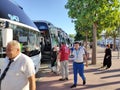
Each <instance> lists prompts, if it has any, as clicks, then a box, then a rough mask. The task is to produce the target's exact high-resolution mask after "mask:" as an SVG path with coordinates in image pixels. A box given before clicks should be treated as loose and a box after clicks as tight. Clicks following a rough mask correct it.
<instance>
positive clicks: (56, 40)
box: [34, 20, 70, 61]
mask: <svg viewBox="0 0 120 90" xmlns="http://www.w3.org/2000/svg"><path fill="white" fill-rule="evenodd" d="M34 23H35V25H36V26H37V27H38V29H39V30H40V32H41V36H42V37H41V50H42V60H43V61H44V60H51V52H52V48H53V47H54V46H56V45H58V46H60V44H61V42H66V43H67V45H69V44H70V38H69V36H68V34H67V33H65V32H64V31H63V30H62V29H61V28H58V27H56V26H54V25H53V24H52V23H50V22H48V21H43V20H37V21H34Z"/></svg>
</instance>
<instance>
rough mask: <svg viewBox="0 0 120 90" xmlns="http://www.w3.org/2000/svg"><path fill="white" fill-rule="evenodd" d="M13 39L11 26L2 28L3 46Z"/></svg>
mask: <svg viewBox="0 0 120 90" xmlns="http://www.w3.org/2000/svg"><path fill="white" fill-rule="evenodd" d="M12 39H13V30H12V29H10V28H5V29H3V30H2V41H3V47H6V46H7V43H8V42H10V41H12Z"/></svg>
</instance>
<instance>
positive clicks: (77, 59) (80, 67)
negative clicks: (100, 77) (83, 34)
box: [71, 42, 88, 88]
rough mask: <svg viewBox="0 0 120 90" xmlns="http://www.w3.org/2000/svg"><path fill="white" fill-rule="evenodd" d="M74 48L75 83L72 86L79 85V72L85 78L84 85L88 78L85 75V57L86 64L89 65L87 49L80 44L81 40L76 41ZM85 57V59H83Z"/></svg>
mask: <svg viewBox="0 0 120 90" xmlns="http://www.w3.org/2000/svg"><path fill="white" fill-rule="evenodd" d="M74 47H75V48H74V50H73V56H74V58H73V74H74V84H73V85H72V86H71V88H74V87H76V86H77V73H79V75H80V77H81V78H82V80H83V85H85V84H86V78H85V76H84V59H85V62H86V66H88V62H87V58H86V55H85V50H84V49H83V47H82V46H80V43H79V42H75V43H74ZM83 58H84V59H83Z"/></svg>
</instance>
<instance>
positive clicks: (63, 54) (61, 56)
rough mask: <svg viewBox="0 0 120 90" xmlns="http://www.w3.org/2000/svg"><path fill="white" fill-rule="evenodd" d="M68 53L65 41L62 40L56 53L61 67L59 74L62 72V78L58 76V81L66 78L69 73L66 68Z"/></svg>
mask: <svg viewBox="0 0 120 90" xmlns="http://www.w3.org/2000/svg"><path fill="white" fill-rule="evenodd" d="M69 55H70V50H69V48H68V47H67V46H66V44H65V42H62V44H61V48H60V51H59V54H58V58H59V59H60V67H61V74H62V78H60V79H59V80H60V81H65V80H68V74H69V70H68V59H69Z"/></svg>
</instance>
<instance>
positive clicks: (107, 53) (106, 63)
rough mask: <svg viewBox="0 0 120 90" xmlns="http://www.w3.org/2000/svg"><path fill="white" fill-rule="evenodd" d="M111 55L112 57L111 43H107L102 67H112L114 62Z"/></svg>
mask: <svg viewBox="0 0 120 90" xmlns="http://www.w3.org/2000/svg"><path fill="white" fill-rule="evenodd" d="M111 57H112V55H111V49H110V45H109V44H108V45H106V49H105V56H104V60H103V66H102V67H101V68H104V67H106V69H109V68H110V67H111V64H112V61H111Z"/></svg>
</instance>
